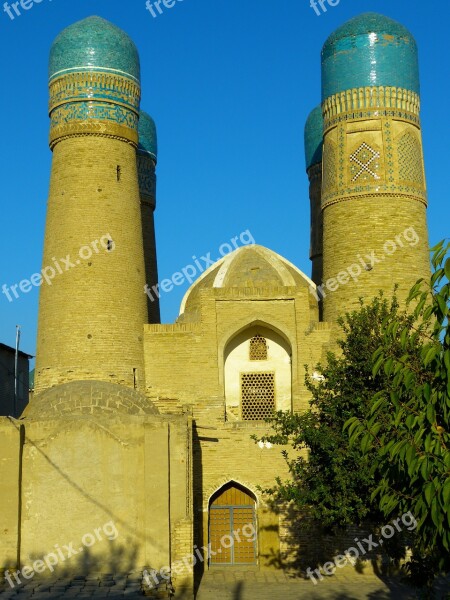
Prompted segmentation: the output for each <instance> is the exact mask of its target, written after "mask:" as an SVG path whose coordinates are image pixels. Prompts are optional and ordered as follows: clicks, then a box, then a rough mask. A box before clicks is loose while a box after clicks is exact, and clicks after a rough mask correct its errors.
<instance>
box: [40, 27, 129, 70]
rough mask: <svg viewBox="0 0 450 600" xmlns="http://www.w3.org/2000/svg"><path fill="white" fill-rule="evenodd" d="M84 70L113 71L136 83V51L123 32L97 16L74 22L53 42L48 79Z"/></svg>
mask: <svg viewBox="0 0 450 600" xmlns="http://www.w3.org/2000/svg"><path fill="white" fill-rule="evenodd" d="M85 70H98V71H107V72H117V73H118V74H119V75H120V74H122V75H128V76H131V77H133V78H134V79H136V80H138V81H139V79H140V66H139V54H138V51H137V48H136V46H135V45H134V43H133V41H132V40H131V38H130V37H129V36H128V35H127V34H126V33H125V32H124V31H122V30H121V29H119V28H118V27H116V26H115V25H113V24H112V23H110V22H109V21H106V20H105V19H102V18H101V17H88V18H87V19H83V20H82V21H78V22H77V23H74V24H73V25H70V26H69V27H67V28H66V29H64V30H63V31H62V32H61V33H60V34H59V35H58V37H57V38H56V39H55V41H54V42H53V46H52V48H51V51H50V63H49V77H50V79H52V78H54V77H56V76H57V75H60V74H62V72H64V73H67V72H70V71H85Z"/></svg>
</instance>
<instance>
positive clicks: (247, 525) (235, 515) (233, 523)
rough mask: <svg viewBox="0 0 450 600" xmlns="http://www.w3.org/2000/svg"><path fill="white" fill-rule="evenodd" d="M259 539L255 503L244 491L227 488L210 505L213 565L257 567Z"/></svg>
mask: <svg viewBox="0 0 450 600" xmlns="http://www.w3.org/2000/svg"><path fill="white" fill-rule="evenodd" d="M256 537H257V535H256V512H255V500H254V499H253V498H252V497H251V496H250V494H248V493H247V492H246V491H245V490H244V489H242V488H240V487H238V486H235V485H229V486H227V487H226V488H224V489H223V490H222V491H221V492H219V493H218V495H216V497H215V498H213V500H212V502H211V504H210V509H209V543H210V563H211V564H212V565H252V564H256V552H257V550H256V549H257V539H256Z"/></svg>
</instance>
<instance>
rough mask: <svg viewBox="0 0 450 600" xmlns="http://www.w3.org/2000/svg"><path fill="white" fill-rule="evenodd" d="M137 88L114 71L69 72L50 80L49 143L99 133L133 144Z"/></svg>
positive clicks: (136, 133) (132, 81) (138, 102)
mask: <svg viewBox="0 0 450 600" xmlns="http://www.w3.org/2000/svg"><path fill="white" fill-rule="evenodd" d="M139 104H140V87H139V85H138V84H137V83H136V82H135V81H134V80H132V79H128V78H127V77H122V76H120V75H117V74H108V73H104V72H94V71H86V72H81V73H70V74H68V75H64V76H63V77H59V78H57V79H55V80H54V81H52V82H51V83H50V103H49V109H50V146H51V147H52V148H53V147H54V146H55V144H56V143H57V142H58V141H60V140H61V138H65V137H68V136H73V135H88V134H90V133H91V134H94V135H103V136H112V137H117V138H120V139H124V140H125V141H128V142H130V143H132V144H133V145H135V146H137V144H138V132H137V128H138V120H139Z"/></svg>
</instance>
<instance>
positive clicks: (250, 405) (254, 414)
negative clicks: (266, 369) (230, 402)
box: [241, 373, 275, 421]
mask: <svg viewBox="0 0 450 600" xmlns="http://www.w3.org/2000/svg"><path fill="white" fill-rule="evenodd" d="M241 405H242V418H243V419H244V420H245V421H263V420H264V419H266V418H268V417H271V416H272V414H273V412H274V411H275V373H241Z"/></svg>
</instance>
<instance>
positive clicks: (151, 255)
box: [137, 110, 161, 323]
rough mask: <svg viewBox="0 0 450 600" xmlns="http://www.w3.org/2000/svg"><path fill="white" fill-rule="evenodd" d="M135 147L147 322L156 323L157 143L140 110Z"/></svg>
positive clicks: (153, 128) (152, 125) (147, 117)
mask: <svg viewBox="0 0 450 600" xmlns="http://www.w3.org/2000/svg"><path fill="white" fill-rule="evenodd" d="M138 132H139V146H138V150H137V161H138V174H139V191H140V194H141V217H142V237H143V241H144V259H145V280H146V283H147V285H148V287H149V288H150V290H151V293H150V294H149V295H148V300H147V308H148V322H149V323H160V322H161V317H160V312H159V296H158V293H157V288H156V285H157V283H158V262H157V258H156V236H155V218H154V213H155V208H156V174H155V169H156V162H157V158H158V143H157V137H156V125H155V122H154V121H153V119H152V118H151V116H150V115H149V114H147V113H146V112H144V111H142V110H141V113H140V117H139V126H138Z"/></svg>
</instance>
